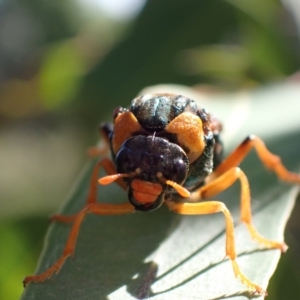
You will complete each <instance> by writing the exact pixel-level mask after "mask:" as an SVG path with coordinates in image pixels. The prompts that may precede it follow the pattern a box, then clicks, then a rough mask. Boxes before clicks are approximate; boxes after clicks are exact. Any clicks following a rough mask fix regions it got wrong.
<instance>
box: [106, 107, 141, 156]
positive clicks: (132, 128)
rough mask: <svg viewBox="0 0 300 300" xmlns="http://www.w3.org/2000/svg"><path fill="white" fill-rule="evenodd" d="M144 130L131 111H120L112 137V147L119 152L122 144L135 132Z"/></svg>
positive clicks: (115, 151)
mask: <svg viewBox="0 0 300 300" xmlns="http://www.w3.org/2000/svg"><path fill="white" fill-rule="evenodd" d="M138 131H143V128H142V126H141V125H140V123H139V122H138V120H137V119H136V117H135V116H134V114H133V113H132V112H130V111H125V112H123V113H120V114H119V115H118V116H117V117H116V118H115V121H114V134H113V138H112V148H113V151H114V153H118V151H119V150H120V147H121V145H122V144H123V143H124V142H125V141H126V140H127V139H128V138H130V137H131V136H132V134H133V133H135V132H138Z"/></svg>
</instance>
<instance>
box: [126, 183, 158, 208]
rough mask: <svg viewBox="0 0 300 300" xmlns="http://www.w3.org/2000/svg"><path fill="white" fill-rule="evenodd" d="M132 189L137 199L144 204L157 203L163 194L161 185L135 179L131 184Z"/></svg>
mask: <svg viewBox="0 0 300 300" xmlns="http://www.w3.org/2000/svg"><path fill="white" fill-rule="evenodd" d="M131 188H132V189H133V195H134V197H135V199H136V200H137V201H139V202H142V203H146V202H153V201H155V200H156V199H157V196H158V195H159V194H161V192H162V186H161V184H159V183H153V182H148V181H145V180H140V179H134V180H133V181H132V182H131Z"/></svg>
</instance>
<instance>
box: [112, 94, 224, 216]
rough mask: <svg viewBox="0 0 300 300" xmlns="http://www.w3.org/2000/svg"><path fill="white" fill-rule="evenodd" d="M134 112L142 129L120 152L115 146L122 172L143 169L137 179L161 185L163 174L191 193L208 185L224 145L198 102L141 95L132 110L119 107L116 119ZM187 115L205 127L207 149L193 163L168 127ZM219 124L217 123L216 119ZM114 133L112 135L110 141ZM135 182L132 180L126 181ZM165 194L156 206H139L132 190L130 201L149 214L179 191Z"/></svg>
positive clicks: (220, 158)
mask: <svg viewBox="0 0 300 300" xmlns="http://www.w3.org/2000/svg"><path fill="white" fill-rule="evenodd" d="M125 111H130V112H132V113H133V115H134V116H135V117H136V119H137V121H138V122H139V124H140V125H141V126H142V130H141V131H138V132H134V133H133V134H132V136H131V137H130V138H128V139H127V140H126V141H125V142H124V143H123V144H122V146H121V148H120V149H119V151H118V152H117V153H114V150H113V147H111V151H112V157H113V159H114V161H115V165H116V169H117V172H118V173H131V172H134V171H135V170H136V169H138V168H140V169H142V170H143V172H141V173H140V174H137V175H136V176H135V178H139V179H142V180H145V181H148V182H158V178H157V176H156V174H157V173H158V172H161V173H162V174H163V176H164V177H165V178H167V179H170V180H172V181H174V182H176V183H178V184H180V185H182V186H184V187H185V188H186V189H188V190H189V191H193V190H195V189H197V188H198V187H200V186H202V185H203V184H204V180H205V178H206V177H207V176H208V175H209V174H210V173H211V172H212V171H213V170H214V169H215V168H216V167H217V165H218V164H219V163H220V162H221V160H222V144H221V141H220V137H219V130H218V129H219V128H220V127H221V126H220V124H219V123H218V126H215V128H214V127H213V126H211V116H210V115H209V114H208V113H207V112H206V111H205V110H204V109H201V108H198V107H197V105H196V102H195V101H194V100H191V99H189V98H186V97H183V96H180V95H176V96H175V95H169V94H162V95H156V96H155V97H152V98H151V97H149V98H147V95H146V96H141V97H138V98H136V99H134V100H133V101H132V103H131V106H130V108H129V109H125V108H122V107H119V108H117V109H116V110H115V113H114V116H115V117H116V116H117V115H118V114H119V113H123V112H125ZM184 112H190V113H193V114H194V115H196V116H198V117H199V118H200V119H201V121H202V124H203V128H202V130H203V132H204V143H205V148H204V149H199V156H198V157H197V158H196V159H194V161H190V160H189V158H188V154H189V151H190V149H188V148H187V147H186V146H185V145H183V144H182V143H180V141H178V138H177V135H176V134H174V133H170V132H168V131H167V130H166V127H167V125H168V124H169V123H170V122H171V121H172V120H174V119H175V118H176V117H177V116H179V115H180V114H182V113H184ZM214 121H215V122H216V120H214ZM113 134H114V132H113V131H112V132H111V133H110V140H111V139H112V137H113ZM124 180H125V181H126V180H131V179H124ZM164 188H165V190H164V193H162V194H161V195H160V197H159V198H158V199H157V201H155V203H153V204H151V205H150V204H149V203H147V204H145V205H138V203H137V202H136V201H134V199H132V193H131V189H130V184H129V189H128V197H129V200H130V202H131V203H132V204H133V205H134V206H135V207H136V209H137V210H142V211H149V210H153V209H155V208H157V207H159V206H160V205H161V204H162V203H163V200H164V199H167V198H168V197H169V196H170V195H172V198H174V196H176V197H178V198H180V196H179V195H175V191H174V190H173V189H172V188H170V187H167V186H165V187H164Z"/></svg>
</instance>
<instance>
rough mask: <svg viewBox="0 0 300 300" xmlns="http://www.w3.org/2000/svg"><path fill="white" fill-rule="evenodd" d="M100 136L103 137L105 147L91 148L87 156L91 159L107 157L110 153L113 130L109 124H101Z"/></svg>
mask: <svg viewBox="0 0 300 300" xmlns="http://www.w3.org/2000/svg"><path fill="white" fill-rule="evenodd" d="M99 131H100V135H101V136H102V137H103V140H104V145H102V146H98V145H97V146H94V147H90V148H88V150H87V155H88V156H89V157H98V156H101V155H105V154H106V153H107V152H109V144H110V141H109V136H110V134H111V132H112V130H111V129H110V128H109V126H108V125H107V124H105V123H104V124H101V125H100V127H99Z"/></svg>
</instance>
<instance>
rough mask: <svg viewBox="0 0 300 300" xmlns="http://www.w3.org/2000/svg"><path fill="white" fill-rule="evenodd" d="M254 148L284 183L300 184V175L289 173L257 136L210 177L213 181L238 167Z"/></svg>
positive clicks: (233, 153) (234, 152)
mask: <svg viewBox="0 0 300 300" xmlns="http://www.w3.org/2000/svg"><path fill="white" fill-rule="evenodd" d="M252 148H254V149H255V151H256V153H257V155H258V156H259V158H260V160H261V161H262V163H263V164H264V165H265V166H266V167H267V168H268V169H270V170H271V171H273V172H274V173H276V174H277V176H278V177H279V178H280V179H281V180H284V181H289V182H295V183H300V175H299V174H296V173H292V172H289V171H288V170H287V169H286V168H285V167H284V165H283V164H282V162H281V159H280V157H279V156H277V155H274V154H272V153H271V152H270V151H269V150H268V149H267V148H266V146H265V144H264V142H263V141H262V140H261V139H260V138H259V137H257V136H254V135H251V136H249V137H247V138H246V139H245V140H244V142H242V143H241V144H240V145H239V146H238V147H237V148H236V149H235V150H234V151H233V152H232V153H231V154H230V155H229V156H228V157H227V158H226V159H225V160H224V161H223V162H222V163H221V164H220V165H219V166H218V167H217V168H216V170H215V171H214V172H213V173H212V174H211V175H210V176H209V178H208V179H213V178H216V177H218V176H219V175H221V174H223V173H225V172H226V171H227V170H229V169H230V168H232V167H236V166H238V165H239V164H240V163H241V162H242V161H243V159H244V158H245V157H246V156H247V154H248V153H249V151H250V150H251V149H252Z"/></svg>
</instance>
